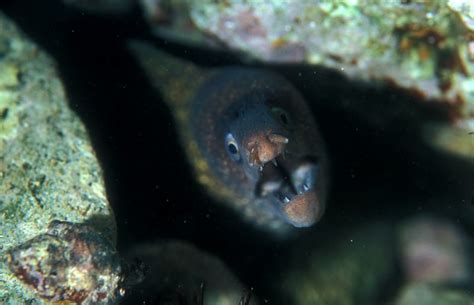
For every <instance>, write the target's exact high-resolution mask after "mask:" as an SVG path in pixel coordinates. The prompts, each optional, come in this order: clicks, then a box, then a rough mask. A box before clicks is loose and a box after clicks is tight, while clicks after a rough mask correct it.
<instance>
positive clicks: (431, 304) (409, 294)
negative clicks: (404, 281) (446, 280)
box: [393, 283, 474, 305]
mask: <svg viewBox="0 0 474 305" xmlns="http://www.w3.org/2000/svg"><path fill="white" fill-rule="evenodd" d="M393 304H394V305H472V304H474V297H473V295H472V293H466V292H462V291H459V290H454V289H448V288H441V287H439V286H437V285H429V284H420V283H418V284H410V285H408V286H406V287H404V288H403V289H402V291H401V293H400V295H399V296H398V298H397V300H396V301H395V302H394V303H393Z"/></svg>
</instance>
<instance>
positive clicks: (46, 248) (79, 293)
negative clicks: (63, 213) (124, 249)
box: [7, 221, 120, 304]
mask: <svg viewBox="0 0 474 305" xmlns="http://www.w3.org/2000/svg"><path fill="white" fill-rule="evenodd" d="M7 261H8V266H9V268H10V270H11V272H12V273H13V274H14V275H15V276H16V277H17V278H19V279H20V280H21V281H22V282H24V283H25V284H26V285H28V286H29V287H31V289H33V290H34V291H35V292H36V294H37V295H39V296H40V297H41V298H42V299H45V300H48V301H50V302H59V301H69V302H74V303H75V304H109V303H110V301H111V300H114V299H115V298H116V296H117V295H118V294H117V293H118V292H117V291H116V289H115V288H116V287H117V286H118V282H119V280H120V276H119V274H120V262H119V259H118V256H117V254H116V252H115V250H114V248H113V245H112V244H110V241H108V240H107V239H105V238H104V237H103V236H101V235H100V233H98V232H97V231H96V230H94V229H92V228H91V227H88V226H86V225H76V224H71V223H67V222H58V221H53V222H52V223H51V224H50V226H49V228H48V231H47V232H46V233H44V234H41V235H39V236H37V237H35V238H33V239H31V240H29V241H27V242H25V243H23V244H21V245H20V246H18V247H15V248H13V249H10V250H8V251H7Z"/></svg>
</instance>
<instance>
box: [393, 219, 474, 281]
mask: <svg viewBox="0 0 474 305" xmlns="http://www.w3.org/2000/svg"><path fill="white" fill-rule="evenodd" d="M468 241H469V239H468V237H467V235H466V234H465V233H464V232H463V231H462V230H461V228H459V227H458V226H456V225H455V223H452V222H450V221H448V220H447V219H442V218H435V217H428V216H424V217H421V216H419V217H415V218H412V219H409V220H407V221H404V222H403V224H402V225H401V226H400V229H399V242H400V254H401V263H402V267H403V270H404V273H405V276H406V277H407V280H408V281H414V282H426V283H439V284H446V283H451V284H453V283H454V284H466V283H467V282H468V281H469V280H471V279H472V276H471V275H470V272H471V270H472V269H471V267H470V255H469V245H468Z"/></svg>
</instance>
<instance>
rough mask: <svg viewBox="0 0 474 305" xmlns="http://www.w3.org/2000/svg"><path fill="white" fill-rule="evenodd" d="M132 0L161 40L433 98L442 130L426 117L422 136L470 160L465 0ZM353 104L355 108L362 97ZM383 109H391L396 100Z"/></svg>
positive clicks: (471, 20)
mask: <svg viewBox="0 0 474 305" xmlns="http://www.w3.org/2000/svg"><path fill="white" fill-rule="evenodd" d="M141 3H142V5H143V8H144V11H145V15H146V16H147V17H148V20H149V22H150V24H151V25H152V26H153V29H154V31H156V32H158V33H159V34H160V35H163V36H166V37H167V38H174V39H177V40H180V41H186V42H188V43H193V44H201V45H207V46H209V45H212V46H213V47H215V46H221V47H222V46H225V47H227V48H229V49H232V50H237V51H239V52H243V53H245V54H249V55H250V56H252V57H255V58H258V59H260V60H263V61H267V62H286V63H306V64H315V65H320V66H323V67H327V68H331V69H333V70H336V71H339V72H340V73H342V74H343V75H345V76H347V77H348V78H349V79H351V80H357V81H363V82H365V83H367V84H370V85H374V84H376V85H388V86H390V87H396V88H399V89H402V90H403V91H406V92H409V93H411V94H412V95H414V96H416V97H417V98H418V99H419V100H420V101H423V102H425V103H426V104H429V105H432V106H433V107H438V106H440V105H441V106H442V107H445V110H444V112H445V114H446V115H445V117H444V122H443V124H441V126H442V127H446V126H447V127H448V128H445V129H444V128H436V126H435V128H433V127H432V126H431V125H430V126H428V127H427V130H426V132H425V139H427V142H428V143H431V144H433V145H434V146H435V147H439V148H441V149H443V150H447V151H448V152H452V153H455V154H461V155H462V156H464V157H468V158H471V159H472V160H474V158H472V156H473V155H474V144H472V143H474V141H472V139H471V138H472V137H471V138H469V137H467V136H468V132H470V131H474V4H473V2H472V1H471V0H433V1H373V0H339V1H325V0H323V1H317V2H314V1H309V0H305V1H260V0H250V1H249V0H237V1H214V0H204V1H201V0H199V1H198V0H142V1H141ZM354 107H356V108H360V109H359V110H361V112H364V111H363V109H365V108H364V105H354ZM401 107H403V106H401ZM384 109H385V111H395V112H397V109H396V106H394V107H393V108H386V107H385V108H384ZM366 115H368V116H377V115H378V116H383V114H374V113H372V114H370V113H369V114H366ZM419 120H420V121H421V120H422V119H421V118H419ZM420 123H421V122H420ZM453 135H454V138H453ZM446 138H451V139H454V140H452V141H446V140H445V139H446Z"/></svg>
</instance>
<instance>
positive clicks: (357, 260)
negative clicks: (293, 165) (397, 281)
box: [275, 224, 395, 305]
mask: <svg viewBox="0 0 474 305" xmlns="http://www.w3.org/2000/svg"><path fill="white" fill-rule="evenodd" d="M333 233H334V232H333ZM393 238H394V234H393V231H392V230H391V229H390V228H389V227H388V226H387V225H385V224H376V225H371V226H367V227H365V228H362V229H358V230H357V231H356V232H346V233H344V234H342V235H337V234H331V240H326V242H322V241H321V239H319V238H318V239H314V240H311V239H309V240H304V241H303V242H302V243H301V244H300V246H297V247H295V248H294V250H293V253H294V255H293V256H292V257H291V258H290V260H289V261H288V262H286V264H287V268H285V269H284V270H283V272H282V273H281V278H279V279H277V280H276V281H275V283H276V284H275V289H276V291H278V290H281V291H282V292H283V294H284V295H285V297H286V298H288V300H289V301H288V302H289V304H295V305H308V304H325V305H336V304H337V305H341V304H344V305H351V304H366V305H369V304H378V302H377V298H378V297H380V295H381V294H382V293H383V292H382V291H383V290H381V288H383V287H384V284H385V282H386V281H387V280H388V278H389V276H390V275H391V273H392V272H393V268H394V265H395V251H394V249H393Z"/></svg>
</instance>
